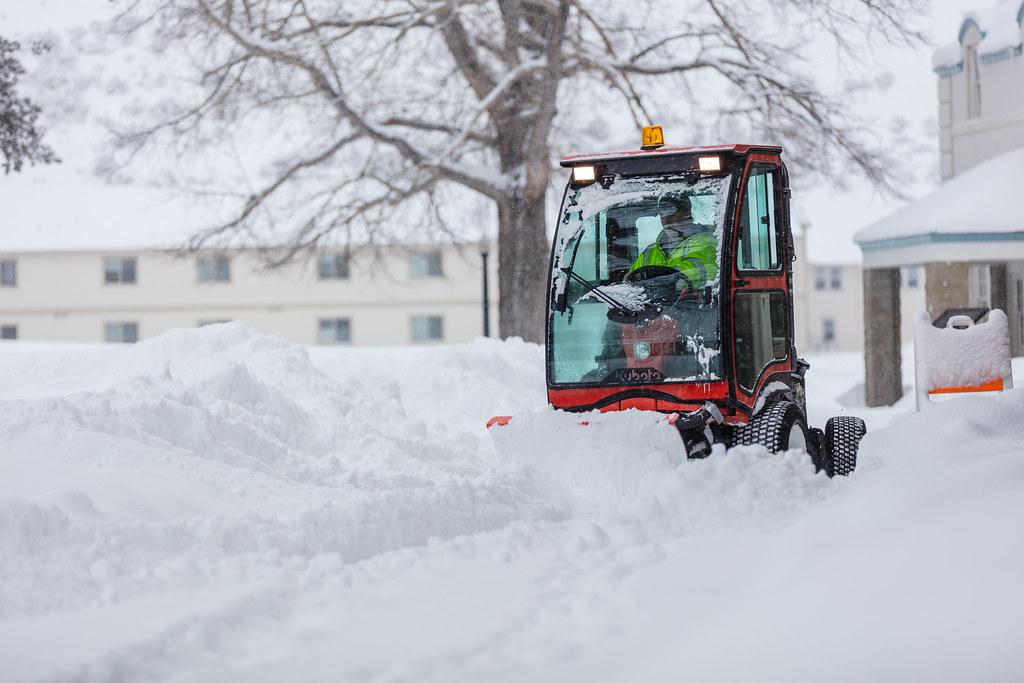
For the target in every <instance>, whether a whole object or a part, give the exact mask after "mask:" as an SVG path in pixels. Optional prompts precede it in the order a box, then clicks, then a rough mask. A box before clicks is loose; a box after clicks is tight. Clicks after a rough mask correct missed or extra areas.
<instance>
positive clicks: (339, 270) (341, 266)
mask: <svg viewBox="0 0 1024 683" xmlns="http://www.w3.org/2000/svg"><path fill="white" fill-rule="evenodd" d="M318 270H319V273H320V279H321V280H347V279H348V256H346V255H345V254H320V263H319V267H318Z"/></svg>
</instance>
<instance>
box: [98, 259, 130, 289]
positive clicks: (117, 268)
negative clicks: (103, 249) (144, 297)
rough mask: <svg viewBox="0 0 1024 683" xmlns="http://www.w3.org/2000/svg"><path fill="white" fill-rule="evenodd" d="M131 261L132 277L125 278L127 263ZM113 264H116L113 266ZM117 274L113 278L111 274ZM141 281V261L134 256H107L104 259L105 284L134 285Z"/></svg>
mask: <svg viewBox="0 0 1024 683" xmlns="http://www.w3.org/2000/svg"><path fill="white" fill-rule="evenodd" d="M128 263H131V276H132V279H131V280H128V279H126V278H125V271H126V270H127V269H126V268H125V265H126V264H128ZM111 266H114V267H113V268H111ZM111 273H114V274H115V279H113V280H111V279H110V277H109V275H110V274H111ZM138 281H139V262H138V259H136V258H135V257H134V256H106V257H104V259H103V284H105V285H134V284H136V283H138Z"/></svg>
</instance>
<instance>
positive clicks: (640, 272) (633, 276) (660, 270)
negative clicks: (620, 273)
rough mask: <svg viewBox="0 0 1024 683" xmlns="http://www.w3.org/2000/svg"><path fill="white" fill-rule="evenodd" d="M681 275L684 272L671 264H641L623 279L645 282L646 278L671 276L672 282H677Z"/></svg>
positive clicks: (653, 278)
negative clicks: (670, 265)
mask: <svg viewBox="0 0 1024 683" xmlns="http://www.w3.org/2000/svg"><path fill="white" fill-rule="evenodd" d="M681 276H682V273H680V272H679V270H678V269H676V268H671V267H669V266H640V267H639V268H637V269H636V270H634V271H631V272H629V273H626V277H624V278H623V280H624V281H625V282H644V281H645V280H655V279H658V278H663V277H666V278H667V277H671V278H672V282H673V283H675V281H676V280H678V279H679V278H680V277H681Z"/></svg>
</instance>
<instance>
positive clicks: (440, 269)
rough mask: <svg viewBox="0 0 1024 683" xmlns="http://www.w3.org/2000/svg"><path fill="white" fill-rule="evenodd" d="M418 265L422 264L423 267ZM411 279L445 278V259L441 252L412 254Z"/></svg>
mask: <svg viewBox="0 0 1024 683" xmlns="http://www.w3.org/2000/svg"><path fill="white" fill-rule="evenodd" d="M417 263H422V264H423V265H422V267H420V266H418V265H417ZM435 266H436V268H435ZM409 277H410V278H411V279H413V280H425V279H430V278H440V277H444V259H443V258H442V256H441V250H440V249H435V250H432V251H417V252H413V253H412V254H410V255H409Z"/></svg>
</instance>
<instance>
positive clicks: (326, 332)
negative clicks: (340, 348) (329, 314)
mask: <svg viewBox="0 0 1024 683" xmlns="http://www.w3.org/2000/svg"><path fill="white" fill-rule="evenodd" d="M319 339H320V343H321V344H347V343H349V342H350V341H352V323H351V322H350V321H349V319H348V318H327V319H324V320H321V321H320V335H319Z"/></svg>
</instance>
